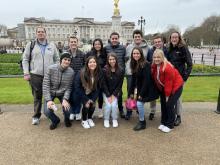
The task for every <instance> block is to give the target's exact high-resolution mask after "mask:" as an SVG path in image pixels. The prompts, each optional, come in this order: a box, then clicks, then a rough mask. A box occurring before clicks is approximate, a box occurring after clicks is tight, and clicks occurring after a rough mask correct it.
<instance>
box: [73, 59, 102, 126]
mask: <svg viewBox="0 0 220 165" xmlns="http://www.w3.org/2000/svg"><path fill="white" fill-rule="evenodd" d="M100 72H101V69H100V67H99V65H98V61H97V59H96V57H94V56H89V57H88V58H87V59H86V64H85V67H83V68H82V69H81V71H80V74H78V75H77V77H76V80H75V81H76V83H75V84H76V90H75V91H74V92H76V93H77V94H78V95H80V96H81V101H82V104H83V108H82V126H83V128H85V129H88V128H91V127H94V126H95V123H94V122H93V120H92V115H93V113H94V110H95V102H96V99H97V97H98V93H99V89H100V87H101V84H102V77H101V76H102V74H100Z"/></svg>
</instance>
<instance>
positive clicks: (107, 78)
mask: <svg viewBox="0 0 220 165" xmlns="http://www.w3.org/2000/svg"><path fill="white" fill-rule="evenodd" d="M123 75H124V74H123V72H122V71H121V70H119V71H118V72H117V73H116V72H110V74H108V72H107V67H105V68H104V69H103V77H104V79H103V83H102V84H103V85H102V86H103V91H104V93H105V95H106V96H107V97H110V96H111V95H114V96H115V97H118V96H119V92H120V91H121V88H122V84H123V78H124V76H123Z"/></svg>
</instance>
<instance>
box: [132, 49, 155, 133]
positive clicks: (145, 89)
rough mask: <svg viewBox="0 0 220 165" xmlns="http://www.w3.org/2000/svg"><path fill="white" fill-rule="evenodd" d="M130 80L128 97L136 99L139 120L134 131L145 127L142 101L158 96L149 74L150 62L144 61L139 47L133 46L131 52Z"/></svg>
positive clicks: (148, 100)
mask: <svg viewBox="0 0 220 165" xmlns="http://www.w3.org/2000/svg"><path fill="white" fill-rule="evenodd" d="M131 54H132V55H131V63H130V65H131V73H132V80H131V86H130V89H129V93H128V95H129V98H131V99H136V100H137V110H138V113H139V115H138V116H139V122H138V123H137V125H136V126H135V127H134V131H139V130H142V129H145V128H146V120H145V115H144V114H145V110H144V103H145V102H150V101H152V100H155V99H157V98H158V92H157V89H156V87H155V85H154V82H153V79H152V76H151V66H150V63H149V62H147V61H146V59H145V57H144V54H143V51H142V49H141V48H140V47H134V48H133V50H132V52H131Z"/></svg>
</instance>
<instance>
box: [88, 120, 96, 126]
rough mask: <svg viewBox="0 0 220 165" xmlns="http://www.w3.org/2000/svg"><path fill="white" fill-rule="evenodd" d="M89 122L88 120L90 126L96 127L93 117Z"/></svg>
mask: <svg viewBox="0 0 220 165" xmlns="http://www.w3.org/2000/svg"><path fill="white" fill-rule="evenodd" d="M87 122H88V124H89V126H90V127H95V123H94V122H93V120H92V119H88V120H87Z"/></svg>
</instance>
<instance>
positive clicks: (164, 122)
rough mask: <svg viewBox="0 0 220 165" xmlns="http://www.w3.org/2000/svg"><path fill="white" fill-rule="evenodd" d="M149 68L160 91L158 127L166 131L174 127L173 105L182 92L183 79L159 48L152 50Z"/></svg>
mask: <svg viewBox="0 0 220 165" xmlns="http://www.w3.org/2000/svg"><path fill="white" fill-rule="evenodd" d="M151 68H152V69H151V71H152V76H153V79H154V81H155V84H156V86H157V88H158V89H159V91H160V102H161V124H160V126H159V127H158V129H159V130H161V131H163V132H165V133H168V132H170V131H171V130H172V129H173V128H174V121H175V107H176V104H177V100H178V99H179V97H180V96H181V94H182V89H183V79H182V77H181V75H180V74H179V72H178V70H176V69H175V68H174V67H173V66H172V64H170V63H169V62H168V61H167V59H166V58H165V56H164V52H163V51H162V50H160V49H156V50H155V51H154V54H153V63H152V66H151Z"/></svg>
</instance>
